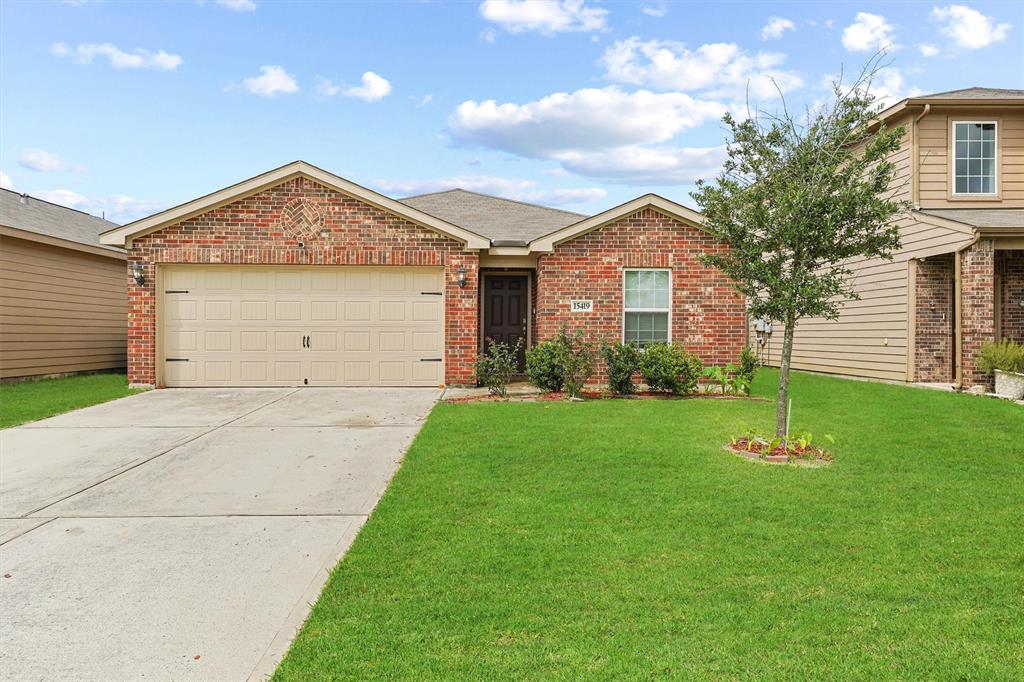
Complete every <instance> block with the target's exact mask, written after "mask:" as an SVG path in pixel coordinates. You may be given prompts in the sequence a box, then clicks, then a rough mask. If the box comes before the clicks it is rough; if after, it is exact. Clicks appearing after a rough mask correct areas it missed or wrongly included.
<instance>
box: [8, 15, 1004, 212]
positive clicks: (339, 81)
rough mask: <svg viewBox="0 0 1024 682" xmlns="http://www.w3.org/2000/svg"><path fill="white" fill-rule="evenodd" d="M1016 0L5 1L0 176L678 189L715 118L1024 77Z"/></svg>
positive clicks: (183, 194) (125, 202) (573, 190)
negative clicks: (850, 90)
mask: <svg viewBox="0 0 1024 682" xmlns="http://www.w3.org/2000/svg"><path fill="white" fill-rule="evenodd" d="M1021 8H1022V5H1021V3H1020V2H1017V1H1015V2H971V3H969V4H947V3H944V2H938V3H935V2H900V3H895V2H884V3H871V2H853V3H847V2H830V3H810V2H801V3H781V2H780V3H763V2H750V3H746V2H716V3H707V4H702V5H697V4H686V5H683V4H677V3H671V2H657V1H650V2H639V3H632V2H597V1H595V0H569V1H568V2H527V3H522V2H502V1H500V0H487V1H486V2H464V3H444V2H405V3H402V2H388V3H385V2H380V3H355V2H349V3H331V2H308V3H304V2H270V1H269V0H224V1H222V2H218V1H215V0H206V1H205V2H191V1H187V2H166V3H165V2H138V3H127V2H110V1H108V2H93V1H79V2H52V3H50V2H14V1H10V0H5V1H4V2H3V3H2V4H0V171H2V173H3V175H2V176H0V182H2V183H3V186H5V187H9V188H13V189H15V190H17V191H22V192H28V193H30V194H33V195H36V196H40V197H42V198H48V199H51V200H55V201H58V202H60V203H64V204H67V205H72V206H74V207H76V208H80V209H83V210H87V211H90V212H93V213H97V214H98V213H100V212H101V211H103V212H105V213H106V215H107V217H108V218H109V219H112V220H115V221H117V222H126V221H129V220H132V219H136V218H139V217H142V216H144V215H147V214H149V213H152V212H155V211H157V210H160V209H162V208H165V207H168V206H172V205H175V204H177V203H181V202H183V201H187V200H189V199H192V198H195V197H197V196H199V195H202V194H206V193H208V192H210V191H214V190H216V189H219V188H221V187H223V186H226V185H229V184H232V183H234V182H237V181H240V180H243V179H245V178H248V177H251V176H253V175H256V174H258V173H261V172H263V171H266V170H269V169H271V168H274V167H277V166H280V165H282V164H284V163H287V162H289V161H292V160H295V159H304V160H306V161H309V162H311V163H313V164H316V165H318V166H321V167H322V168H325V169H327V170H329V171H331V172H334V173H337V174H339V175H342V176H344V177H346V178H348V179H349V180H352V181H354V182H357V183H360V184H363V185H367V186H369V187H372V188H374V189H377V190H379V191H382V192H384V193H386V194H389V195H392V196H405V195H409V194H416V193H422V192H428V191H437V190H440V189H446V188H450V187H453V186H462V187H464V188H466V189H474V190H477V191H482V192H487V193H492V194H499V195H502V196H508V197H511V198H516V199H522V200H526V201H535V202H538V203H544V204H548V205H555V206H560V207H563V208H568V209H571V210H576V211H580V212H585V213H587V212H591V213H592V212H597V211H600V210H603V209H605V208H608V207H610V206H614V205H616V204H618V203H621V202H623V201H626V200H628V199H630V198H632V197H635V196H637V195H639V194H642V193H644V192H648V191H654V192H657V193H659V194H662V195H664V196H667V197H669V198H671V199H675V200H677V201H682V202H683V203H690V204H692V201H691V200H690V199H689V192H690V191H691V190H692V189H693V182H694V179H695V178H698V177H709V176H711V175H713V174H714V172H715V169H716V168H717V166H718V164H719V163H720V160H721V156H722V150H721V145H722V142H723V130H722V126H721V123H720V117H721V115H722V113H723V112H725V111H728V110H739V109H740V108H741V107H742V103H743V100H744V92H745V91H746V88H747V85H748V84H749V90H750V92H751V93H752V96H753V99H754V100H755V101H756V103H757V104H758V105H759V106H761V107H763V108H766V109H772V108H774V107H777V106H778V99H777V97H775V96H774V94H773V93H774V88H773V87H772V86H771V82H772V81H771V80H770V79H774V81H775V82H776V83H778V84H779V85H780V86H781V87H782V89H783V90H784V91H785V92H786V99H787V102H788V103H789V104H791V105H794V106H802V105H803V104H805V103H813V102H815V101H820V100H821V99H822V98H823V97H824V96H826V94H827V92H828V87H827V84H828V81H829V79H830V77H832V76H833V75H834V74H836V73H837V72H838V71H839V69H840V68H843V67H845V68H846V69H847V70H848V71H849V70H851V69H854V70H855V69H857V68H859V67H860V66H861V65H862V64H863V63H864V62H865V61H866V60H867V59H868V58H869V57H870V56H871V55H872V54H873V53H874V52H875V50H876V49H878V48H879V47H881V46H888V48H889V51H890V58H891V60H892V64H891V66H890V67H889V69H888V70H887V71H886V72H885V73H884V74H882V77H881V78H880V82H879V83H878V87H879V94H882V95H885V96H887V97H889V98H902V97H905V96H907V95H912V94H920V93H929V92H937V91H943V90H951V89H955V88H962V87H968V86H972V85H984V86H989V87H1009V88H1021V87H1024V12H1022V9H1021Z"/></svg>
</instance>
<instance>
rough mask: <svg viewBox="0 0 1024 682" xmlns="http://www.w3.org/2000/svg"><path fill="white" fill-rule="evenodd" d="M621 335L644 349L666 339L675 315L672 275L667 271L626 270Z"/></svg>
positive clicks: (625, 339)
mask: <svg viewBox="0 0 1024 682" xmlns="http://www.w3.org/2000/svg"><path fill="white" fill-rule="evenodd" d="M623 293H624V296H623V298H624V302H625V305H624V306H623V324H622V338H623V340H624V341H625V342H626V343H631V342H632V343H635V344H636V345H638V346H640V347H641V348H643V347H644V346H646V345H647V344H649V343H657V342H659V341H660V342H667V341H668V340H669V338H670V337H669V329H670V324H671V315H672V308H671V306H672V277H671V274H670V272H669V271H668V270H625V271H623Z"/></svg>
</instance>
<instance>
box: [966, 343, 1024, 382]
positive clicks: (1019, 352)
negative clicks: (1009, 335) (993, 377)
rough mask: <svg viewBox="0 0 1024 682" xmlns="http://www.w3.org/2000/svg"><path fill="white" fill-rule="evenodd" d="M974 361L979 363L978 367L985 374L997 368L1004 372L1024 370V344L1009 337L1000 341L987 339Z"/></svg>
mask: <svg viewBox="0 0 1024 682" xmlns="http://www.w3.org/2000/svg"><path fill="white" fill-rule="evenodd" d="M974 361H975V362H976V363H978V369H980V370H981V371H982V372H984V373H985V374H991V373H992V372H994V371H995V370H997V369H1001V370H1003V371H1004V372H1024V344H1019V343H1017V342H1016V341H1010V340H1009V339H1003V340H1002V341H1000V342H998V343H996V342H995V341H986V342H985V343H983V344H981V348H979V349H978V353H977V354H976V355H975V356H974Z"/></svg>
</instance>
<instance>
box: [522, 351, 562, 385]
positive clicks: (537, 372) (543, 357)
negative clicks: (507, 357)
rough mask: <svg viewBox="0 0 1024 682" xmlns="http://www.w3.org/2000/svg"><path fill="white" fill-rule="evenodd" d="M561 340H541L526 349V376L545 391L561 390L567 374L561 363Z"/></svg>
mask: <svg viewBox="0 0 1024 682" xmlns="http://www.w3.org/2000/svg"><path fill="white" fill-rule="evenodd" d="M560 353H561V351H560V350H559V342H558V340H557V339H555V340H552V341H541V342H540V343H538V344H537V345H536V346H534V347H533V348H531V349H530V350H528V351H526V378H527V379H529V380H530V383H531V384H533V385H534V386H536V387H537V388H539V389H541V390H543V391H561V390H562V385H563V384H564V383H565V374H564V372H563V370H562V367H561V365H560V364H559V355H560Z"/></svg>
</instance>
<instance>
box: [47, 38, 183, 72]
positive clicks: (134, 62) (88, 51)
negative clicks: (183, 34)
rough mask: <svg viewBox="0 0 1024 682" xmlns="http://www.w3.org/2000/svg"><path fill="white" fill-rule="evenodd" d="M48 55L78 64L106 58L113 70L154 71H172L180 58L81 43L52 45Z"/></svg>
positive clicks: (160, 51) (180, 60)
mask: <svg viewBox="0 0 1024 682" xmlns="http://www.w3.org/2000/svg"><path fill="white" fill-rule="evenodd" d="M50 53H51V54H53V55H56V56H57V57H67V58H69V59H72V60H74V61H75V62H77V63H79V64H91V63H92V60H93V59H95V58H96V57H106V58H107V60H108V61H109V62H110V65H111V66H112V67H114V68H115V69H154V70H156V71H174V70H175V69H176V68H178V67H179V66H181V62H182V59H181V56H180V55H176V54H170V53H168V52H164V51H163V50H159V51H157V52H150V51H149V50H143V49H141V48H136V49H134V50H132V51H131V52H125V51H124V50H122V49H121V48H119V47H117V46H116V45H113V44H111V43H82V44H81V45H78V46H77V47H74V48H71V47H69V46H68V45H66V44H64V43H54V44H53V45H51V46H50Z"/></svg>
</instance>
